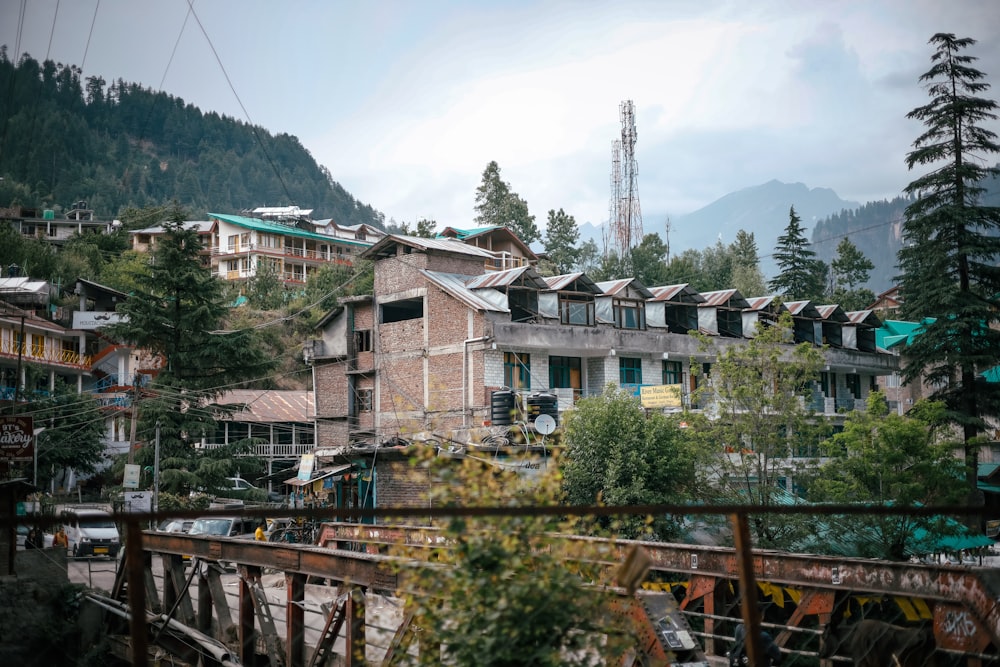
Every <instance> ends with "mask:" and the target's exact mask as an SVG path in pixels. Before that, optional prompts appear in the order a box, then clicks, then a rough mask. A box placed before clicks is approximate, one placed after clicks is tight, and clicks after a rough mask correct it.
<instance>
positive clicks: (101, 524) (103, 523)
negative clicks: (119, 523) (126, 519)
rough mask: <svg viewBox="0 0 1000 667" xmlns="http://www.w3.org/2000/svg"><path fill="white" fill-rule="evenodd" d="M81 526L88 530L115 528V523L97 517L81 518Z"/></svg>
mask: <svg viewBox="0 0 1000 667" xmlns="http://www.w3.org/2000/svg"><path fill="white" fill-rule="evenodd" d="M80 525H81V526H84V527H86V528H114V527H115V522H114V521H112V520H111V519H106V518H102V517H97V516H81V517H80Z"/></svg>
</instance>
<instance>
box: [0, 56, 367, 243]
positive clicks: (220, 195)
mask: <svg viewBox="0 0 1000 667" xmlns="http://www.w3.org/2000/svg"><path fill="white" fill-rule="evenodd" d="M0 90H2V91H4V92H3V94H2V95H0V174H2V175H3V178H0V206H7V205H9V204H21V205H24V206H29V207H35V208H46V209H53V210H55V211H56V212H57V213H58V212H59V211H60V210H61V209H67V208H69V207H70V205H71V204H72V203H73V202H77V201H86V202H87V203H88V208H90V209H92V210H93V211H94V212H95V215H96V216H97V217H98V218H100V219H104V220H110V219H113V218H115V217H117V216H118V214H119V212H120V211H121V210H122V209H124V208H126V207H138V208H143V207H148V206H161V205H168V204H171V203H173V202H177V203H179V204H180V205H181V206H182V207H184V208H185V209H186V210H187V211H188V212H189V213H190V214H191V215H194V216H196V217H198V216H202V215H204V214H205V213H207V212H209V211H213V212H219V213H228V212H232V213H238V212H240V211H241V210H244V209H248V208H256V207H258V206H277V205H290V204H296V205H299V206H301V207H302V208H308V209H313V214H312V217H313V218H314V219H317V220H320V219H325V218H333V219H334V220H335V221H336V222H337V223H339V224H346V225H352V224H358V223H362V222H363V223H367V224H371V225H375V226H377V227H383V226H384V224H383V223H384V216H383V215H382V214H381V213H380V212H379V211H376V210H375V209H374V208H372V207H371V206H369V205H367V204H363V203H361V202H359V201H357V200H356V199H355V198H354V197H353V196H351V194H350V193H348V192H347V191H346V190H345V189H344V188H343V187H342V186H341V185H340V184H339V183H337V182H336V181H335V180H333V177H332V176H331V174H330V173H329V171H327V170H326V169H325V168H324V167H322V166H320V165H318V164H317V163H316V161H315V160H314V159H313V157H312V155H310V154H309V151H307V150H306V149H305V148H304V147H303V146H302V144H301V143H300V142H299V140H298V139H297V138H296V137H294V136H291V135H288V134H278V135H272V134H271V133H269V132H268V131H267V130H265V129H264V128H262V127H257V126H252V125H249V124H247V123H244V122H242V121H237V120H235V119H233V118H230V117H227V116H221V115H219V114H217V113H214V112H209V113H202V112H201V111H200V110H199V109H198V108H197V107H195V106H193V105H190V104H185V103H184V100H182V99H180V98H176V97H173V96H171V95H168V94H166V93H160V92H154V91H152V90H150V89H148V88H142V87H141V86H139V85H138V84H132V83H127V82H124V81H121V80H118V81H114V82H112V83H110V84H107V83H106V82H105V80H104V79H102V78H101V77H99V76H92V77H88V78H87V80H86V82H85V85H84V84H83V83H81V81H80V70H79V68H77V67H71V66H69V65H62V64H58V65H57V64H56V63H53V62H52V61H46V62H44V63H38V62H37V61H35V60H34V59H32V58H31V57H29V56H25V57H23V58H22V59H21V60H20V61H19V62H18V63H17V64H15V63H13V62H11V61H10V59H9V58H8V55H7V50H6V48H4V47H0Z"/></svg>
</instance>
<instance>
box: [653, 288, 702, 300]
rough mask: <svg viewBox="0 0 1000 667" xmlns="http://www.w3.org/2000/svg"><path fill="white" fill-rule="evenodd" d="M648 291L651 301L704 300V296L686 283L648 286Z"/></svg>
mask: <svg viewBox="0 0 1000 667" xmlns="http://www.w3.org/2000/svg"><path fill="white" fill-rule="evenodd" d="M649 291H650V292H651V293H652V295H653V301H673V302H676V303H687V304H689V303H704V302H705V297H703V296H702V295H701V294H700V293H699V292H698V290H696V289H695V288H693V287H691V285H689V284H688V283H681V284H679V285H663V286H660V287H650V288H649Z"/></svg>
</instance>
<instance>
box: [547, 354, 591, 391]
mask: <svg viewBox="0 0 1000 667" xmlns="http://www.w3.org/2000/svg"><path fill="white" fill-rule="evenodd" d="M549 386H550V387H552V388H553V389H574V390H575V391H580V390H581V389H583V374H582V373H581V372H580V357H549ZM574 393H575V392H574Z"/></svg>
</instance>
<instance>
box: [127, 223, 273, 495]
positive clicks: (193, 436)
mask: <svg viewBox="0 0 1000 667" xmlns="http://www.w3.org/2000/svg"><path fill="white" fill-rule="evenodd" d="M163 229H164V234H163V236H162V237H161V238H160V239H159V240H158V242H157V244H156V249H155V250H154V252H153V257H152V261H151V262H150V263H149V264H148V265H147V266H146V267H145V269H146V270H145V271H144V272H143V273H141V274H140V275H137V276H135V279H134V280H135V282H134V284H135V285H136V289H135V291H134V292H133V293H132V294H131V295H130V297H129V299H128V300H127V301H126V302H124V303H122V304H121V305H119V307H118V312H119V313H120V314H121V315H122V316H123V317H122V322H120V323H119V324H116V325H114V326H112V327H109V328H108V334H109V335H110V336H111V337H112V338H116V339H118V340H123V341H126V342H128V343H130V344H132V345H134V346H135V348H136V349H138V350H144V351H148V352H149V353H151V354H153V355H156V356H157V357H158V358H159V360H160V370H159V372H158V373H157V375H156V377H155V378H154V380H153V382H152V383H151V385H150V386H149V388H148V392H147V395H148V398H143V400H142V403H141V407H140V410H139V415H140V418H139V424H138V427H139V436H140V437H141V438H142V439H144V440H146V441H147V442H151V441H152V439H153V436H154V433H155V425H156V424H157V423H159V424H160V439H161V451H162V456H163V460H164V465H163V467H164V471H163V476H162V481H163V484H164V488H166V489H168V490H174V491H186V490H187V489H188V488H189V487H191V486H193V485H196V484H199V483H202V482H206V481H207V482H209V483H211V482H213V481H214V482H221V479H222V478H223V477H225V475H226V473H228V472H229V468H228V466H231V465H233V464H232V462H231V461H229V460H228V459H220V463H219V466H218V468H217V469H215V470H214V471H213V473H212V476H213V477H214V478H215V479H208V480H204V479H201V480H195V479H192V478H191V477H190V475H189V474H187V473H188V472H189V471H190V470H191V469H192V465H191V459H192V458H193V457H194V448H193V445H194V442H195V441H196V440H198V439H199V438H201V437H202V435H204V434H206V433H211V432H212V431H214V428H215V420H214V416H215V415H214V413H213V412H212V411H210V410H206V409H204V407H203V406H204V404H205V403H207V402H211V401H212V399H214V398H216V397H217V396H219V394H221V393H222V392H223V391H225V390H226V389H230V388H234V387H240V386H247V384H249V383H253V382H255V383H257V385H258V386H266V383H267V380H266V378H267V376H268V374H269V372H270V371H271V369H272V368H273V367H274V363H275V362H274V355H273V354H271V353H270V351H268V350H266V349H265V348H264V345H263V343H262V342H261V339H260V338H259V335H258V333H257V331H256V330H255V329H243V330H238V331H224V329H225V319H226V315H227V306H226V301H227V299H226V297H225V295H224V293H223V283H222V281H220V280H219V279H218V278H216V277H213V276H212V274H211V273H210V272H209V270H208V269H207V268H205V267H204V266H202V264H201V255H200V253H201V250H202V244H201V241H200V240H199V238H198V235H197V233H196V231H195V230H194V229H192V228H189V227H187V226H185V222H184V214H183V211H181V210H180V209H175V210H174V211H173V213H172V214H171V218H170V219H169V220H168V221H167V222H165V223H164V225H163ZM171 461H174V462H176V464H174V465H171V463H170V462H171Z"/></svg>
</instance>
